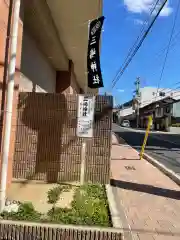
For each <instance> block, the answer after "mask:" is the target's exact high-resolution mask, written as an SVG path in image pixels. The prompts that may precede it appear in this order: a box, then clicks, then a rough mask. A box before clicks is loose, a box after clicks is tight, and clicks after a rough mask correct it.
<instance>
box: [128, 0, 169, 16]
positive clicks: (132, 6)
mask: <svg viewBox="0 0 180 240" xmlns="http://www.w3.org/2000/svg"><path fill="white" fill-rule="evenodd" d="M155 2H156V0H124V5H125V6H126V8H127V9H128V11H130V12H133V13H147V14H148V13H150V12H151V10H152V6H153V3H155ZM159 7H160V5H158V6H157V8H156V10H155V12H157V11H158V9H159ZM171 13H172V8H171V7H170V6H169V3H168V2H167V4H166V5H165V6H164V8H163V10H162V11H161V13H160V16H163V17H166V16H169V15H170V14H171Z"/></svg>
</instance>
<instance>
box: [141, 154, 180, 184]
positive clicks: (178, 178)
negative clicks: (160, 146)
mask: <svg viewBox="0 0 180 240" xmlns="http://www.w3.org/2000/svg"><path fill="white" fill-rule="evenodd" d="M143 158H144V159H145V160H147V161H148V162H149V163H151V164H152V165H154V166H155V167H157V168H158V169H159V170H160V171H161V172H163V173H164V174H165V175H166V176H168V177H169V178H170V179H171V180H173V181H174V182H175V183H176V184H178V185H179V186H180V176H178V175H177V174H176V173H175V172H173V171H172V170H170V169H169V168H167V167H166V166H164V165H163V164H161V163H159V162H158V161H157V160H156V159H154V158H152V157H151V156H149V155H148V154H146V153H144V154H143Z"/></svg>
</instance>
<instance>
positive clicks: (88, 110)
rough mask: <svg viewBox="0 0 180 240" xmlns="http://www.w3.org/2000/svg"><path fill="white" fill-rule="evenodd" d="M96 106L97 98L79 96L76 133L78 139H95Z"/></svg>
mask: <svg viewBox="0 0 180 240" xmlns="http://www.w3.org/2000/svg"><path fill="white" fill-rule="evenodd" d="M94 106H95V97H89V96H88V97H86V96H83V95H79V99H78V119H77V131H76V134H77V136H78V137H85V138H90V137H93V120H94Z"/></svg>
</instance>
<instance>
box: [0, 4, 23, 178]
mask: <svg viewBox="0 0 180 240" xmlns="http://www.w3.org/2000/svg"><path fill="white" fill-rule="evenodd" d="M11 4H12V1H11V0H2V1H0V86H1V87H0V92H1V93H0V103H1V121H0V122H1V124H0V144H1V148H2V137H3V125H4V117H5V116H4V114H3V110H4V100H5V94H4V93H5V91H6V81H7V77H6V73H7V71H5V72H4V66H7V65H8V58H6V59H5V57H6V46H7V44H8V40H11V38H9V37H10V36H11V34H10V32H9V33H8V34H7V29H8V24H9V23H11V22H12V21H9V22H8V15H9V7H10V5H11ZM10 19H11V18H10ZM22 19H23V12H22V9H21V19H19V31H18V47H17V60H16V76H15V85H16V86H17V85H18V79H19V71H20V65H21V44H22V33H23V22H22ZM10 29H11V24H10ZM9 43H10V41H9ZM8 50H9V49H8ZM7 56H8V55H7ZM4 76H5V77H4ZM16 103H17V88H16V87H15V93H14V106H13V118H12V126H13V127H12V133H11V145H10V153H9V171H8V183H10V181H11V176H12V158H13V150H14V138H15V128H16V124H15V123H16Z"/></svg>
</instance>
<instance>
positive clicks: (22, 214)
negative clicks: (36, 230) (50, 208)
mask: <svg viewBox="0 0 180 240" xmlns="http://www.w3.org/2000/svg"><path fill="white" fill-rule="evenodd" d="M1 216H2V217H3V218H4V219H11V220H19V221H22V220H25V221H39V220H40V218H41V214H40V213H38V212H37V211H36V210H35V209H34V206H33V205H32V203H22V204H21V205H20V206H19V209H18V212H11V213H8V212H5V211H4V212H3V213H2V214H1Z"/></svg>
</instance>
